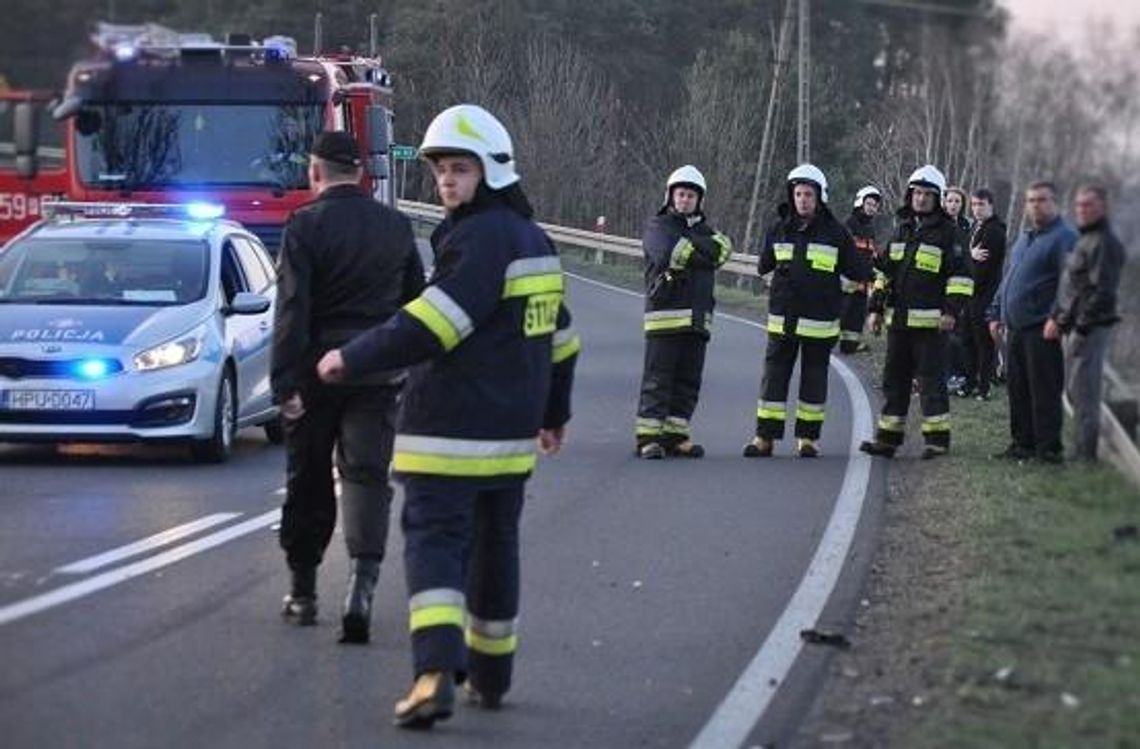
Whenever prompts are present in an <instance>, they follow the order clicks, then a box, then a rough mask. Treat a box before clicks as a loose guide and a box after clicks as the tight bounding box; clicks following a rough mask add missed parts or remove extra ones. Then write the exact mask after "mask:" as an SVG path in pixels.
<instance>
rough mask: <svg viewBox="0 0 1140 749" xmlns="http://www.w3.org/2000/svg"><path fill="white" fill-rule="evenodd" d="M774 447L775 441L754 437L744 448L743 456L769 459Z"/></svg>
mask: <svg viewBox="0 0 1140 749" xmlns="http://www.w3.org/2000/svg"><path fill="white" fill-rule="evenodd" d="M775 446H776V442H775V440H770V439H766V438H764V437H754V438H753V439H752V441H751V442H749V443H748V444H747V445H745V446H744V452H743V455H744V457H746V458H770V457H772V449H773V448H774V447H775Z"/></svg>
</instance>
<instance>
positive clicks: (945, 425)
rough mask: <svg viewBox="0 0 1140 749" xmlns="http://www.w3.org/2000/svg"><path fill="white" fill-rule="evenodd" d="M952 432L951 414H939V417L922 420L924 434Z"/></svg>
mask: <svg viewBox="0 0 1140 749" xmlns="http://www.w3.org/2000/svg"><path fill="white" fill-rule="evenodd" d="M949 431H950V413H949V412H947V413H944V414H938V415H937V416H927V417H926V418H924V419H923V420H922V433H923V434H930V433H932V432H949Z"/></svg>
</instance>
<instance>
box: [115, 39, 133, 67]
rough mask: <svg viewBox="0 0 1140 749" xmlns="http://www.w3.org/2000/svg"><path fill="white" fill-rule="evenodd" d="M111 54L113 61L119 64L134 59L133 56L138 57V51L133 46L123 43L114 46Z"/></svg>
mask: <svg viewBox="0 0 1140 749" xmlns="http://www.w3.org/2000/svg"><path fill="white" fill-rule="evenodd" d="M112 53H113V54H114V55H115V59H116V60H118V61H119V62H129V61H131V60H133V59H135V56H136V55H138V53H139V50H138V47H136V46H135V45H133V44H129V43H127V42H123V43H120V44H116V45H115V47H114V49H113V50H112Z"/></svg>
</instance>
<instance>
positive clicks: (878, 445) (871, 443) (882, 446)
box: [859, 440, 898, 458]
mask: <svg viewBox="0 0 1140 749" xmlns="http://www.w3.org/2000/svg"><path fill="white" fill-rule="evenodd" d="M897 449H898V448H896V447H895V446H894V445H888V444H887V443H886V442H879V441H878V440H863V441H862V442H861V443H860V444H859V450H860V451H861V452H865V453H867V454H868V455H878V456H879V457H882V458H893V457H895V450H897Z"/></svg>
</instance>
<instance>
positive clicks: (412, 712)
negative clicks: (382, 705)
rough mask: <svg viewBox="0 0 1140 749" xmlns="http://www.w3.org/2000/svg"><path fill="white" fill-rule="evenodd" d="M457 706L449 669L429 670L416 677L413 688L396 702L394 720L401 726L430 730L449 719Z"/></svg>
mask: <svg viewBox="0 0 1140 749" xmlns="http://www.w3.org/2000/svg"><path fill="white" fill-rule="evenodd" d="M454 709H455V686H454V685H453V684H452V676H451V673H450V672H448V671H428V672H426V673H422V674H420V675H419V676H417V677H416V681H415V683H414V684H412V689H411V691H410V692H408V694H407V696H405V697H404V699H402V700H400V701H399V702H397V703H396V711H395V716H394V720H393V722H394V723H395V724H396V725H397V726H399V727H400V728H411V729H417V730H427V729H429V728H431V727H432V726H433V725H435V722H436V721H437V720H447V719H448V718H450V717H451V713H452V712H453V711H454Z"/></svg>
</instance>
